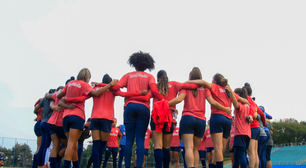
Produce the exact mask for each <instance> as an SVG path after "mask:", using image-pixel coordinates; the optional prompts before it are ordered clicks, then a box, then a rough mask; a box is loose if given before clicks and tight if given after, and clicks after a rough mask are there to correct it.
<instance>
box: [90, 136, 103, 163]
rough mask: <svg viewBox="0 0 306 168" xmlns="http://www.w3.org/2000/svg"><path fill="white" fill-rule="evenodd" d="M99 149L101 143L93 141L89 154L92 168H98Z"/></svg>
mask: <svg viewBox="0 0 306 168" xmlns="http://www.w3.org/2000/svg"><path fill="white" fill-rule="evenodd" d="M100 147H101V143H100V140H95V141H93V144H92V153H91V157H92V163H93V168H99V160H100V158H99V152H100V151H99V150H100Z"/></svg>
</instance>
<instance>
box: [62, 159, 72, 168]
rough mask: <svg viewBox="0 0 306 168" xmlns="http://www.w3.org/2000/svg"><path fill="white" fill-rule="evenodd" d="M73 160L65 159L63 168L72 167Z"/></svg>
mask: <svg viewBox="0 0 306 168" xmlns="http://www.w3.org/2000/svg"><path fill="white" fill-rule="evenodd" d="M70 165H71V161H70V160H64V165H63V168H70Z"/></svg>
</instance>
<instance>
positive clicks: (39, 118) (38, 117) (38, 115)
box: [34, 99, 43, 121]
mask: <svg viewBox="0 0 306 168" xmlns="http://www.w3.org/2000/svg"><path fill="white" fill-rule="evenodd" d="M40 101H41V99H38V100H37V102H36V103H35V104H34V107H35V106H36V105H37V104H38V103H39V102H40ZM42 111H43V108H42V107H41V108H39V109H38V110H37V113H36V116H37V119H36V120H37V121H41V120H42V118H41V112H42Z"/></svg>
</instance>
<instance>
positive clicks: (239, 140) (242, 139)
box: [233, 135, 250, 149]
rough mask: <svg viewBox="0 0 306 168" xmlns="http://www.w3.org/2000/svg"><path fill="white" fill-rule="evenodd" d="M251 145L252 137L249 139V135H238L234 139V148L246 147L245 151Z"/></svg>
mask: <svg viewBox="0 0 306 168" xmlns="http://www.w3.org/2000/svg"><path fill="white" fill-rule="evenodd" d="M249 144H250V137H248V136H247V135H237V136H235V137H234V143H233V146H234V147H235V146H241V147H245V149H248V148H249Z"/></svg>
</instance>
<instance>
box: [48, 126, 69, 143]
mask: <svg viewBox="0 0 306 168" xmlns="http://www.w3.org/2000/svg"><path fill="white" fill-rule="evenodd" d="M48 128H49V132H50V135H52V134H56V136H57V137H58V138H59V139H67V137H66V135H65V132H64V129H63V127H58V126H56V125H53V124H49V123H48Z"/></svg>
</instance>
